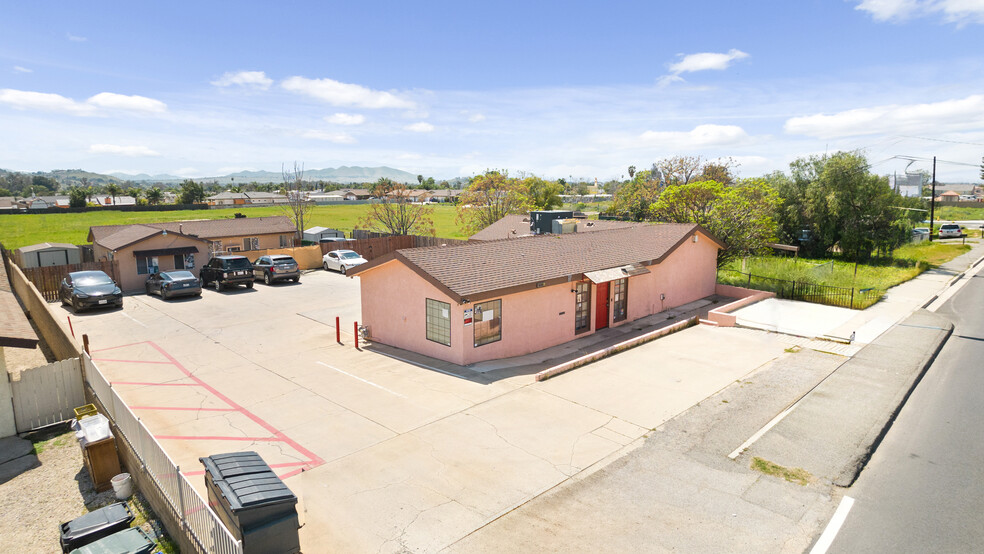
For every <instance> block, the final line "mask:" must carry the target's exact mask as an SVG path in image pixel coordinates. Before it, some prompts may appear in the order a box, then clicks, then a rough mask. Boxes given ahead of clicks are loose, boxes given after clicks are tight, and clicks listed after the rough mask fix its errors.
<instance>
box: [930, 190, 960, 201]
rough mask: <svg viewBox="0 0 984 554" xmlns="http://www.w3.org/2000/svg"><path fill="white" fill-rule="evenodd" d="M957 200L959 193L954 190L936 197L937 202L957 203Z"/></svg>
mask: <svg viewBox="0 0 984 554" xmlns="http://www.w3.org/2000/svg"><path fill="white" fill-rule="evenodd" d="M959 200H960V193H959V192H957V191H954V190H948V191H946V192H944V193H943V194H941V195H939V196H937V197H936V201H937V202H957V201H959Z"/></svg>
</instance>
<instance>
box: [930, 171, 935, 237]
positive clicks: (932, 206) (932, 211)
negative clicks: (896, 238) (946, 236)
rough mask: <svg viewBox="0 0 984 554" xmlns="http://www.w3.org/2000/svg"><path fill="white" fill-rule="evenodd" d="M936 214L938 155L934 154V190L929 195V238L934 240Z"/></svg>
mask: <svg viewBox="0 0 984 554" xmlns="http://www.w3.org/2000/svg"><path fill="white" fill-rule="evenodd" d="M935 215H936V156H933V192H932V196H930V197H929V240H930V242H932V241H933V218H934V216H935Z"/></svg>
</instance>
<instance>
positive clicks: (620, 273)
mask: <svg viewBox="0 0 984 554" xmlns="http://www.w3.org/2000/svg"><path fill="white" fill-rule="evenodd" d="M649 272H650V271H649V270H648V269H646V267H645V266H644V265H642V264H629V265H623V266H619V267H612V268H609V269H599V270H598V271H589V272H587V273H585V274H584V276H585V277H587V278H588V279H590V280H591V282H593V283H607V282H609V281H615V280H618V279H625V278H626V277H633V276H635V275H645V274H646V273H649Z"/></svg>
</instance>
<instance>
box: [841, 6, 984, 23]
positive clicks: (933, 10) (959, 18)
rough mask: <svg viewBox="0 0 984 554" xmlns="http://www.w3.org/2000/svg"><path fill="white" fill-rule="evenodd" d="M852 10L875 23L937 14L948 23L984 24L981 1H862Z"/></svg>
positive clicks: (983, 9) (983, 11) (983, 7)
mask: <svg viewBox="0 0 984 554" xmlns="http://www.w3.org/2000/svg"><path fill="white" fill-rule="evenodd" d="M854 9H856V10H861V11H865V12H868V13H869V14H871V17H873V18H874V19H875V20H876V21H905V20H908V19H914V18H917V17H926V16H930V15H934V14H939V15H942V16H943V19H944V21H946V22H948V23H956V24H958V25H963V24H966V23H984V1H982V0H862V1H861V2H860V3H858V5H857V6H855V8H854Z"/></svg>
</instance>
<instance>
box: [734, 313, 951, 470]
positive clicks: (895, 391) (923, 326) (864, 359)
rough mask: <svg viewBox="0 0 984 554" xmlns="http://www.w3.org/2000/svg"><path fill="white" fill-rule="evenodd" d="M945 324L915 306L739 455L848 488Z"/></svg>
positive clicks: (939, 341)
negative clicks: (793, 469)
mask: <svg viewBox="0 0 984 554" xmlns="http://www.w3.org/2000/svg"><path fill="white" fill-rule="evenodd" d="M952 331H953V325H952V324H951V323H950V322H949V321H947V320H946V319H945V318H943V317H942V316H938V315H936V314H934V313H932V312H929V311H926V310H921V309H920V310H918V311H916V313H914V314H912V315H910V316H909V317H907V318H906V319H905V320H904V321H903V322H902V323H899V324H898V325H895V326H893V327H892V328H891V329H890V330H889V331H888V332H887V333H885V334H883V335H882V336H880V337H878V338H877V339H875V341H874V342H873V343H871V344H870V345H868V346H867V347H865V348H863V349H862V350H861V351H860V352H858V353H857V354H856V355H855V356H854V357H853V358H851V359H850V360H848V361H847V363H845V364H844V365H843V366H841V367H840V368H839V369H838V370H837V371H836V372H834V373H832V374H831V375H830V376H829V377H828V378H826V379H824V381H823V382H821V383H820V384H819V385H817V387H816V388H815V389H813V390H812V391H810V392H809V393H808V394H807V395H806V396H804V397H803V399H802V400H801V401H800V402H799V403H798V405H797V406H796V407H795V409H794V410H793V411H792V412H790V413H789V415H788V416H787V417H786V418H785V419H783V420H782V421H780V422H779V423H778V424H776V425H775V426H774V427H772V428H771V429H770V430H769V431H768V432H766V433H765V434H764V435H763V436H762V437H761V438H760V439H759V440H758V441H756V442H755V443H754V444H752V445H751V446H750V447H749V448H747V449H746V450H745V452H744V453H743V454H742V455H741V457H740V458H739V461H742V460H744V461H745V463H748V460H751V459H752V458H753V457H759V458H763V459H765V460H768V461H770V462H773V463H776V464H779V465H781V466H784V467H797V468H803V469H805V470H807V471H808V472H810V474H811V475H813V476H814V477H816V478H819V479H826V480H829V481H831V482H833V483H834V484H835V485H838V486H841V487H848V486H850V485H851V483H853V482H854V480H855V479H856V478H857V475H858V473H860V471H861V469H862V468H863V467H864V464H865V463H866V462H867V461H868V459H869V458H870V456H871V453H872V451H873V450H874V449H875V448H876V447H877V445H878V442H879V441H880V440H881V438H882V436H883V435H884V433H885V431H887V430H888V427H889V426H890V425H891V423H892V421H893V420H894V419H895V416H896V415H897V414H898V412H899V410H900V409H901V408H902V405H903V404H904V403H905V399H906V398H908V396H909V394H910V393H911V392H912V389H913V388H914V387H915V386H916V384H917V383H918V382H919V379H920V378H921V377H922V375H923V373H924V372H925V371H926V369H927V368H928V367H929V366H930V364H931V363H932V361H933V359H934V358H935V357H936V354H937V353H938V352H939V351H940V349H941V348H942V347H943V344H944V343H945V342H946V339H947V338H948V337H949V336H950V333H952Z"/></svg>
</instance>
